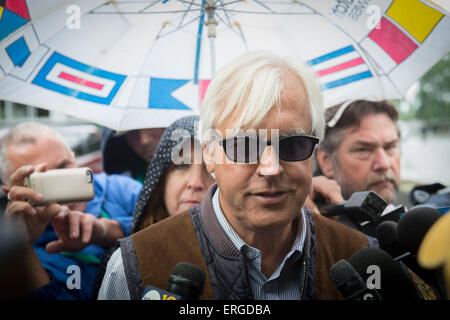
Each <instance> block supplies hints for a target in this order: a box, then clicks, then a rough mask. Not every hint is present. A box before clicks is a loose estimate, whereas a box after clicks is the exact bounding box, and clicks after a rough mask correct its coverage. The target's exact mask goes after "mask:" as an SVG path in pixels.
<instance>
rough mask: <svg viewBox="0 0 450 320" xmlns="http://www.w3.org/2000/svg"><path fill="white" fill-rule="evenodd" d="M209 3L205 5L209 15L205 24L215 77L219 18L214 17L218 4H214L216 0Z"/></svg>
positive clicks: (212, 70) (212, 75)
mask: <svg viewBox="0 0 450 320" xmlns="http://www.w3.org/2000/svg"><path fill="white" fill-rule="evenodd" d="M206 2H207V5H206V6H205V10H206V13H207V15H208V20H206V22H205V25H206V26H207V28H208V38H209V51H210V55H211V79H212V78H213V77H214V74H215V73H216V43H215V39H216V25H217V20H216V19H214V11H215V10H216V6H215V5H214V1H212V0H206Z"/></svg>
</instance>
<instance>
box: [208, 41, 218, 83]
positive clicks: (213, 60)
mask: <svg viewBox="0 0 450 320" xmlns="http://www.w3.org/2000/svg"><path fill="white" fill-rule="evenodd" d="M215 41H216V39H215V38H209V47H210V51H211V79H212V78H213V77H214V74H215V73H216V42H215Z"/></svg>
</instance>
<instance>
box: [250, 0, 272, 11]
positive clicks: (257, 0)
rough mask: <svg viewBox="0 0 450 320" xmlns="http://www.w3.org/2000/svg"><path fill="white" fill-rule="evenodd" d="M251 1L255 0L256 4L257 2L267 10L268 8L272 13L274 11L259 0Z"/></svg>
mask: <svg viewBox="0 0 450 320" xmlns="http://www.w3.org/2000/svg"><path fill="white" fill-rule="evenodd" d="M253 1H255V2H256V3H257V4H259V5H260V6H261V7H263V8H266V9H267V10H269V12H270V13H274V11H273V10H272V9H271V8H269V7H268V6H266V5H265V4H264V3H261V2H260V1H259V0H253Z"/></svg>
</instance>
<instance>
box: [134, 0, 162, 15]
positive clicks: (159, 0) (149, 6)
mask: <svg viewBox="0 0 450 320" xmlns="http://www.w3.org/2000/svg"><path fill="white" fill-rule="evenodd" d="M161 1H162V0H157V1H154V2H153V3H150V4H149V5H148V6H146V7H145V8H143V9H141V10H139V12H144V10H147V9H148V8H151V7H153V6H154V5H155V4H157V3H159V2H161Z"/></svg>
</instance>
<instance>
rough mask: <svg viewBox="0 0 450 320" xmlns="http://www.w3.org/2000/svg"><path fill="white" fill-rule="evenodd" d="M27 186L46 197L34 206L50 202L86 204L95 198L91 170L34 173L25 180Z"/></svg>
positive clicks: (76, 169) (58, 170) (79, 169)
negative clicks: (85, 202)
mask: <svg viewBox="0 0 450 320" xmlns="http://www.w3.org/2000/svg"><path fill="white" fill-rule="evenodd" d="M25 186H26V187H29V188H32V189H34V190H36V191H37V192H39V193H40V194H42V196H43V197H44V198H43V200H42V201H41V202H38V203H33V205H42V204H48V203H50V202H57V203H69V202H84V201H89V200H92V199H93V198H94V182H93V175H92V170H91V169H90V168H70V169H55V170H48V171H45V172H33V173H32V174H31V175H30V176H29V177H27V178H25Z"/></svg>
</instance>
